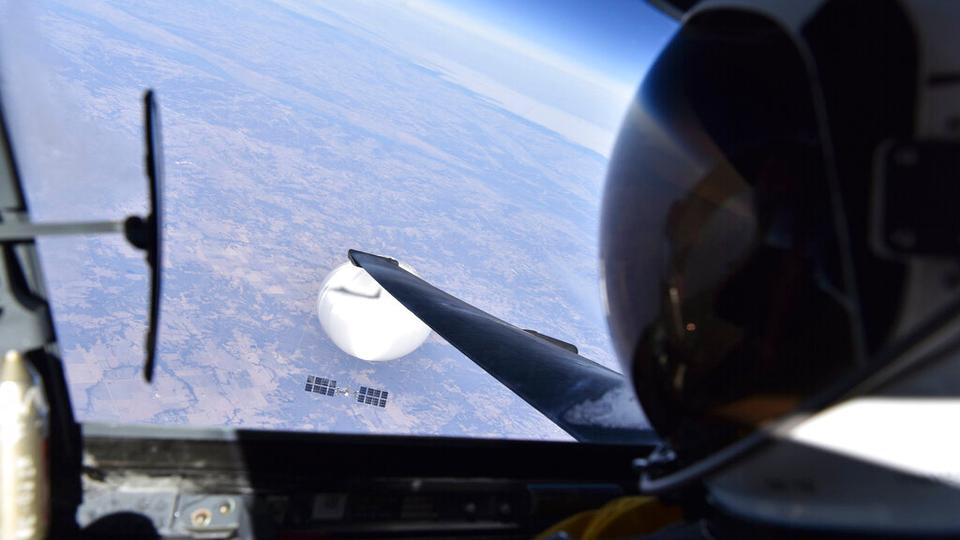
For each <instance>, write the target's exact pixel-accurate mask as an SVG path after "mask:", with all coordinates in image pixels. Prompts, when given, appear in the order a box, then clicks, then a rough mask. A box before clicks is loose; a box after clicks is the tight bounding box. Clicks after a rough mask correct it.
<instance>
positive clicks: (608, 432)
mask: <svg viewBox="0 0 960 540" xmlns="http://www.w3.org/2000/svg"><path fill="white" fill-rule="evenodd" d="M348 255H349V257H350V261H351V262H352V263H353V264H355V265H357V266H360V267H362V268H363V269H364V270H366V271H367V272H368V273H369V274H370V275H371V276H372V277H373V278H374V279H375V280H377V282H378V283H379V284H380V286H381V287H383V288H384V289H386V290H387V292H389V293H390V294H391V295H393V297H394V298H396V299H397V300H398V301H399V302H400V303H401V304H403V305H404V306H405V307H406V308H407V309H409V310H410V311H411V312H413V313H414V314H415V315H416V316H417V317H419V318H420V320H422V321H423V322H424V323H425V324H426V325H427V326H429V327H430V328H431V329H433V331H434V332H436V333H437V334H439V335H440V336H441V337H443V338H444V339H445V340H447V342H448V343H450V344H451V345H453V346H454V347H456V348H457V349H458V350H459V351H460V352H462V353H463V354H464V355H466V356H467V357H468V358H470V359H471V360H473V361H474V362H475V363H476V364H477V365H478V366H480V367H481V368H483V369H484V370H485V371H486V372H487V373H489V374H490V375H492V376H493V377H495V378H496V379H497V380H498V381H500V382H501V383H502V384H503V385H504V386H506V387H507V388H509V389H510V390H511V391H513V392H514V393H515V394H517V395H518V396H520V397H521V398H522V399H524V400H525V401H526V402H527V403H529V404H530V405H532V406H533V407H534V408H536V409H537V410H538V411H540V412H541V413H543V414H544V415H545V416H546V417H547V418H549V419H550V420H552V421H553V422H554V423H556V424H557V425H558V426H560V427H561V428H562V429H563V430H565V431H566V432H567V433H569V434H570V435H572V436H573V437H574V438H576V439H577V440H579V441H585V442H610V443H614V442H616V443H624V442H630V443H650V442H653V441H654V440H655V439H656V436H655V435H654V434H653V432H652V431H651V430H650V429H649V427H648V426H647V424H646V422H645V420H644V419H643V416H642V413H641V412H640V409H639V406H638V405H637V404H636V401H635V400H634V398H633V397H632V396H633V394H632V391H631V390H630V388H629V387H628V386H627V381H626V380H625V379H624V377H623V376H622V375H620V374H619V373H617V372H615V371H612V370H609V369H607V368H605V367H603V366H601V365H600V364H597V363H596V362H593V361H590V360H588V359H586V358H584V357H582V356H580V355H578V354H575V353H574V352H572V351H571V350H569V349H568V348H564V347H561V346H558V345H556V344H553V343H551V342H550V341H548V340H545V339H541V338H538V337H536V336H534V335H531V334H530V333H529V332H526V331H524V330H522V329H520V328H518V327H516V326H513V325H511V324H509V323H506V322H504V321H501V320H500V319H498V318H496V317H494V316H492V315H490V314H489V313H486V312H484V311H481V310H480V309H477V308H475V307H473V306H471V305H470V304H467V303H466V302H464V301H462V300H460V299H458V298H456V297H454V296H451V295H450V294H447V293H446V292H444V291H442V290H440V289H438V288H436V287H434V286H433V285H431V284H429V283H427V282H426V281H424V280H422V279H420V278H418V277H417V276H415V275H413V274H411V273H410V272H407V271H406V270H404V269H403V268H401V267H400V265H399V264H397V261H395V260H393V259H389V258H386V257H380V256H377V255H372V254H369V253H364V252H362V251H356V250H350V252H349V254H348Z"/></svg>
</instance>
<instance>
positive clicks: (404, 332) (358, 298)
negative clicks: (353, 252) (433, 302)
mask: <svg viewBox="0 0 960 540" xmlns="http://www.w3.org/2000/svg"><path fill="white" fill-rule="evenodd" d="M401 267H402V268H403V269H404V270H407V271H408V272H411V273H413V270H412V269H410V268H409V267H407V266H405V265H403V264H401ZM317 315H318V316H319V318H320V325H321V326H322V327H323V330H324V332H326V333H327V335H328V336H329V337H330V339H331V340H333V342H334V343H335V344H336V345H337V347H339V348H340V349H341V350H342V351H343V352H345V353H347V354H349V355H351V356H355V357H357V358H360V359H361V360H369V361H372V362H379V361H384V360H393V359H395V358H400V357H401V356H406V355H408V354H410V353H412V352H413V351H415V350H416V349H417V348H418V347H419V346H420V345H422V344H423V342H424V341H426V339H427V336H429V335H430V327H428V326H427V325H425V324H423V322H422V321H421V320H420V319H419V318H417V316H416V315H414V314H413V313H411V312H410V310H408V309H407V308H405V307H403V304H401V303H400V302H398V301H397V299H396V298H394V297H393V296H391V295H390V293H388V292H387V291H386V290H385V289H384V288H383V287H381V286H380V284H379V283H377V281H376V280H375V279H373V278H372V277H371V276H370V274H368V273H367V271H366V270H364V269H363V268H360V267H359V266H354V265H353V264H351V263H345V264H343V265H340V266H338V267H337V268H335V269H334V270H333V271H332V272H330V274H329V275H327V277H326V279H324V281H323V284H322V285H321V286H320V293H319V294H318V295H317Z"/></svg>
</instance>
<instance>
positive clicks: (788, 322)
mask: <svg viewBox="0 0 960 540" xmlns="http://www.w3.org/2000/svg"><path fill="white" fill-rule="evenodd" d="M957 28H960V3H956V2H938V1H936V0H933V1H930V0H874V1H871V2H858V1H855V0H818V1H793V0H791V1H782V2H760V1H755V2H751V1H746V0H737V1H733V0H729V1H721V0H717V1H704V2H700V3H699V4H697V5H696V7H694V8H693V9H691V10H689V11H688V12H687V13H686V14H685V15H684V16H683V20H682V24H681V25H680V27H679V29H678V30H677V32H676V34H675V35H674V36H673V37H672V38H671V40H670V41H669V43H668V45H667V46H666V47H665V49H664V50H663V51H662V53H661V54H660V56H659V57H658V59H657V60H656V62H655V63H654V64H653V65H652V66H651V68H650V70H649V72H648V74H647V76H646V77H645V79H644V82H643V84H642V85H641V87H640V89H639V91H638V92H637V94H636V97H635V99H634V101H633V103H632V104H631V107H630V109H629V111H628V113H627V116H626V118H625V121H624V123H623V126H622V128H621V132H620V135H619V138H618V141H617V144H616V147H615V149H614V152H613V156H612V158H611V161H610V166H609V172H608V177H607V183H606V187H605V193H604V201H603V218H602V224H601V265H602V269H601V272H602V278H603V280H604V284H603V287H602V289H603V291H604V294H605V298H604V300H605V305H606V310H607V317H608V324H609V326H610V331H611V335H612V337H613V341H614V345H615V347H616V349H617V354H618V356H619V358H620V360H621V363H622V366H623V369H624V373H625V374H627V376H628V377H629V378H630V380H631V381H632V383H633V386H634V388H635V390H636V393H637V397H638V399H639V401H640V403H641V404H642V406H643V409H644V412H645V414H646V415H647V417H648V419H649V421H650V423H651V424H652V426H653V428H654V429H655V430H656V431H657V432H658V434H659V435H660V436H661V437H662V439H663V441H664V446H663V447H662V448H661V450H660V451H659V452H658V453H656V455H655V456H653V457H652V458H651V459H649V460H647V463H645V466H646V470H645V472H644V478H643V480H642V483H641V487H642V488H644V489H645V490H647V491H651V492H658V491H664V490H669V489H672V488H676V487H678V486H681V485H682V484H684V483H687V482H691V481H694V480H696V481H702V484H703V485H705V487H706V488H707V490H708V491H709V492H710V494H711V500H712V501H713V502H714V503H715V504H716V505H717V506H719V507H723V508H725V509H726V510H728V511H729V512H730V513H731V514H734V515H739V516H743V517H749V518H751V519H761V520H766V521H769V522H773V523H785V524H788V525H796V526H814V527H824V526H831V527H836V528H838V529H844V528H855V529H857V530H862V529H863V528H864V527H874V528H876V529H877V530H884V531H891V530H895V529H896V528H898V527H899V528H901V529H903V530H904V531H906V532H916V531H922V532H931V531H932V532H943V531H954V532H956V531H960V517H958V516H960V513H957V512H955V511H952V510H951V511H949V512H944V511H942V510H943V509H944V508H946V506H944V505H948V504H949V505H953V506H952V508H954V509H955V508H957V507H958V506H956V505H957V504H958V503H960V495H958V493H960V489H957V487H958V486H960V464H958V463H956V462H958V461H960V460H957V459H956V456H957V455H960V437H958V436H957V435H956V428H955V427H953V428H951V427H949V426H945V425H939V426H938V425H936V422H940V421H944V422H946V421H948V420H947V418H948V417H949V413H950V411H954V412H958V413H960V410H958V409H957V408H956V407H955V406H953V404H952V403H950V402H951V400H953V399H955V398H956V397H957V394H960V352H957V351H954V348H956V344H955V343H953V340H954V339H956V338H957V337H958V336H960V324H957V323H956V319H957V313H958V311H960V302H958V297H960V294H958V291H960V266H958V261H960V257H958V255H960V212H958V211H957V210H956V208H957V201H960V47H958V46H957V45H960V43H957V42H956V41H955V40H956V38H955V37H954V34H955V32H956V29H957ZM954 357H956V358H954ZM921 398H922V399H921ZM918 401H919V402H921V403H922V404H926V405H925V406H928V408H927V409H924V411H925V412H923V413H919V412H911V411H915V409H911V408H910V407H911V404H916V402H918ZM865 404H866V405H865ZM878 404H880V405H884V406H887V408H886V409H884V408H883V407H880V409H877V406H878ZM933 405H938V406H940V407H939V408H938V409H934V408H932V407H933ZM865 406H866V409H865V408H864V407H865ZM870 407H873V408H872V409H870ZM950 407H953V408H952V409H951V408H950ZM867 409H870V410H872V411H873V416H870V415H867V416H866V417H865V416H863V414H865V413H864V411H865V410H867ZM851 411H853V412H851ZM878 411H879V412H878ZM891 411H894V412H891ZM838 414H839V415H840V416H841V417H843V418H845V420H843V421H839V420H838V418H839V417H838V416H837V415H838ZM878 414H879V415H880V416H877V415H878ZM916 414H922V415H923V417H920V418H918V417H917V416H916ZM844 415H846V416H844ZM857 415H860V416H857ZM931 415H932V416H931ZM878 418H879V420H878ZM935 418H940V419H939V420H936V419H935ZM958 420H960V418H953V422H952V425H953V426H957V425H960V422H958ZM824 422H826V424H825V423H824ZM837 422H839V423H837ZM843 422H846V424H844V423H843ZM842 426H846V428H843V427H842ZM910 430H914V431H915V433H914V431H910ZM878 433H879V435H878ZM914 436H915V437H919V438H921V439H922V440H913V441H911V448H910V449H909V450H905V449H904V445H903V438H904V437H914ZM848 439H849V440H852V441H853V442H851V443H850V444H847V442H849V441H848ZM838 441H839V442H838ZM858 443H859V444H860V446H861V448H859V449H857V448H852V447H856V446H857V444H858ZM898 444H899V448H900V454H901V455H900V458H905V459H906V461H911V459H913V461H916V458H917V457H918V456H920V457H922V456H924V455H925V454H924V452H927V451H928V450H923V448H927V446H929V447H931V448H934V451H936V452H949V451H950V449H953V450H956V453H954V454H953V457H952V458H950V459H947V458H943V459H941V460H940V462H937V461H936V459H924V460H922V461H925V462H924V463H919V464H918V463H903V461H904V459H900V461H897V457H896V456H894V457H890V455H888V454H889V452H891V451H893V452H894V453H895V451H894V450H895V448H892V447H898ZM845 445H846V446H845ZM851 445H852V447H851ZM925 445H927V446H925ZM918 447H920V448H921V450H917V448H918ZM884 450H887V451H888V454H884ZM858 452H859V453H858ZM934 462H936V463H934ZM951 467H952V469H951ZM878 486H886V487H888V488H890V489H891V490H893V489H895V490H898V493H900V494H901V495H899V496H898V501H897V502H890V501H886V502H884V501H879V500H878V495H877V493H878V491H877V490H878V489H880V490H881V492H882V488H880V487H878ZM911 498H912V502H905V501H903V500H900V499H911ZM932 501H935V502H932ZM923 505H925V506H923ZM921 507H922V508H921ZM938 510H940V511H938ZM905 516H906V517H905Z"/></svg>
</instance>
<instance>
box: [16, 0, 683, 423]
mask: <svg viewBox="0 0 960 540" xmlns="http://www.w3.org/2000/svg"><path fill="white" fill-rule="evenodd" d="M26 4H28V3H17V2H12V3H10V4H4V3H3V2H0V6H3V9H4V10H5V12H4V17H3V21H5V22H4V23H2V26H0V30H2V31H0V34H2V35H3V36H4V37H3V38H0V45H2V56H0V58H2V64H0V65H2V76H3V91H4V106H5V109H6V110H7V113H8V116H9V118H10V129H11V132H12V135H13V140H14V145H15V147H16V151H17V154H18V158H19V161H20V169H21V172H22V175H23V182H24V184H25V188H26V191H27V196H28V199H29V202H30V204H31V210H32V213H33V218H34V219H35V220H37V221H66V220H75V219H83V220H93V219H98V220H101V219H123V218H124V217H126V216H127V215H131V214H143V213H145V211H146V203H145V201H146V200H147V197H146V192H145V180H144V174H143V150H142V112H141V109H140V107H141V96H142V93H143V91H144V90H145V89H146V88H154V89H155V90H156V92H157V98H158V101H159V103H160V107H161V111H162V119H163V131H164V143H165V147H164V153H165V156H166V160H165V165H166V186H165V192H164V203H165V216H164V218H165V222H164V240H165V245H164V252H165V261H164V267H163V270H164V282H163V284H164V288H163V303H162V311H161V324H160V327H159V336H160V337H159V355H158V362H157V372H156V376H155V380H154V383H153V385H152V386H148V385H146V383H144V382H143V380H142V377H141V371H142V368H141V366H142V363H143V356H144V354H143V331H144V325H145V315H146V313H147V309H146V298H147V295H148V290H147V289H148V285H149V275H148V273H147V270H146V267H145V265H144V262H143V254H142V253H141V252H138V251H136V250H134V249H133V248H131V247H130V246H129V245H128V244H126V243H125V241H124V240H123V238H122V237H121V236H100V237H79V238H50V239H43V240H42V241H41V243H40V250H41V260H42V263H43V270H44V272H45V275H46V280H47V284H48V288H49V292H50V296H51V299H52V307H53V315H54V320H55V323H56V331H57V335H58V340H59V343H60V347H61V350H62V355H63V358H64V362H65V364H66V370H67V378H68V383H69V386H70V390H71V398H72V400H73V406H74V409H75V412H76V414H77V416H78V418H79V419H80V420H83V421H108V422H123V423H148V424H187V425H198V426H224V425H228V426H242V427H247V428H260V429H285V430H312V431H333V432H350V433H358V432H359V433H391V434H416V435H443V436H477V437H497V438H522V439H557V440H569V439H570V436H569V435H567V433H566V432H564V431H563V430H562V429H560V428H559V427H557V426H556V425H554V423H553V422H551V421H550V420H549V419H547V418H546V417H545V416H543V415H541V414H540V413H539V412H538V411H537V410H536V409H534V408H533V407H531V406H530V405H529V404H527V403H526V402H525V401H524V400H523V399H521V398H520V397H518V396H517V395H515V394H514V393H513V392H511V391H510V390H509V389H507V388H506V387H505V386H504V385H503V384H501V383H500V382H498V381H497V380H496V379H495V378H494V377H492V376H491V375H490V374H488V373H487V372H485V371H484V370H483V369H481V368H480V367H478V365H476V364H475V363H474V362H471V361H470V360H469V359H468V358H466V357H465V356H464V355H462V354H461V353H460V352H458V351H457V350H456V349H455V348H453V347H452V346H450V345H449V344H447V343H446V341H445V340H444V339H443V338H441V337H440V336H438V335H437V334H436V333H433V334H430V335H429V337H428V338H427V340H426V342H425V343H424V344H423V345H421V346H420V347H419V348H416V349H415V350H414V351H413V352H412V353H410V354H407V355H406V356H403V357H401V358H398V359H395V360H389V361H383V362H368V361H364V360H360V359H358V358H355V357H353V356H350V355H348V354H346V353H345V352H343V351H342V350H341V349H340V348H338V347H337V345H336V344H335V343H334V342H333V341H332V340H331V339H330V337H329V336H328V335H327V334H326V333H325V332H324V330H323V328H322V327H321V324H320V322H319V320H318V307H317V296H318V292H319V290H320V287H321V284H322V283H323V281H324V279H325V277H326V276H327V275H328V274H329V273H330V271H331V270H333V269H335V268H337V267H338V266H340V265H342V264H343V263H345V262H347V250H348V249H358V250H362V251H366V252H370V253H375V254H378V255H383V256H386V257H390V258H393V259H397V260H399V261H400V262H402V263H403V264H404V265H405V266H406V267H408V268H410V269H413V270H414V271H415V272H416V274H417V275H419V276H420V277H421V278H423V279H425V280H426V281H428V282H430V283H431V284H432V285H434V286H436V287H438V288H439V289H442V290H444V291H447V292H448V293H450V294H452V295H454V296H457V297H458V298H461V299H462V300H464V301H466V302H468V303H470V304H472V305H474V306H476V307H478V308H480V309H482V310H484V311H486V312H488V313H491V314H493V315H495V316H496V317H498V318H500V319H503V320H505V321H508V322H510V323H512V324H515V325H517V326H518V327H520V328H525V329H532V330H535V331H536V332H538V333H540V334H542V335H544V336H549V337H551V338H556V339H558V340H562V341H563V342H568V343H570V344H574V345H575V346H576V347H577V348H578V350H579V353H580V354H581V355H583V356H585V357H587V358H589V359H592V360H594V361H596V362H598V363H600V364H602V365H603V366H606V367H608V368H610V369H613V370H616V371H620V368H619V366H618V365H617V362H616V359H615V358H614V355H613V352H612V348H611V346H610V344H609V342H608V334H607V328H606V324H605V322H604V319H603V310H602V306H601V303H600V293H599V282H598V273H597V230H598V222H599V204H600V198H601V191H602V187H603V186H602V184H603V177H604V172H605V168H606V165H607V159H608V156H609V154H610V151H611V149H612V145H613V140H614V137H615V135H616V132H617V129H618V127H619V123H620V120H621V118H622V116H623V114H624V112H625V110H626V107H627V105H628V104H629V102H630V99H631V97H632V94H633V91H634V88H635V87H636V85H637V83H638V82H639V80H640V78H641V77H642V75H643V73H644V71H645V70H646V69H647V67H648V65H649V63H650V61H651V60H652V58H653V57H654V55H655V54H656V52H657V51H658V50H659V48H660V47H661V46H662V45H663V44H664V43H665V41H666V39H667V38H668V37H669V34H670V33H671V32H672V31H673V29H674V27H675V23H674V22H673V21H672V20H670V19H667V18H666V17H664V16H663V15H661V14H659V13H657V12H656V11H655V10H654V9H652V8H651V7H649V6H648V5H646V4H645V3H642V2H640V1H626V0H622V1H614V0H611V1H605V2H570V1H564V2H554V1H529V2H519V3H517V2H507V1H493V2H479V1H474V0H449V1H439V0H437V1H408V2H361V1H356V0H343V1H332V2H323V3H317V2H311V1H306V0H304V1H298V0H277V1H271V2H253V1H251V2H207V1H203V2H199V1H198V2H189V3H184V2H176V3H169V2H162V1H156V2H138V3H136V4H126V3H121V2H72V1H64V2H58V1H44V2H38V3H29V5H26ZM531 335H533V334H531ZM517 361H522V359H517ZM308 378H309V379H308ZM333 380H335V381H337V384H336V388H339V389H345V390H352V392H353V394H349V397H353V396H358V393H360V392H362V393H367V392H370V393H371V394H372V392H374V391H377V392H378V394H377V396H378V397H377V399H378V400H381V401H382V403H379V402H375V403H374V405H375V406H374V407H370V406H358V399H340V398H341V397H342V396H341V395H340V394H339V393H334V395H327V390H330V389H331V388H332V387H333V385H332V384H330V382H331V381H333ZM319 381H324V392H323V393H322V394H321V393H318V392H316V391H307V392H305V391H304V390H305V383H306V384H307V386H310V385H314V384H319ZM331 393H333V391H332V390H331ZM386 395H389V399H386ZM381 396H382V397H381ZM358 397H359V396H358ZM359 401H361V402H362V400H359ZM370 401H371V400H369V399H368V400H367V403H363V404H364V405H369V404H370Z"/></svg>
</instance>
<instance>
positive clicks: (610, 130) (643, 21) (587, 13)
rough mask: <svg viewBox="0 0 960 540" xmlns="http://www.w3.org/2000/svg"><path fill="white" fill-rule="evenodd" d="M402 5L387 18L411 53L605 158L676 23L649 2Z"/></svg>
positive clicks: (420, 0) (415, 0)
mask: <svg viewBox="0 0 960 540" xmlns="http://www.w3.org/2000/svg"><path fill="white" fill-rule="evenodd" d="M403 5H404V6H405V7H406V8H407V9H406V12H407V13H408V14H410V16H412V17H414V19H411V20H410V22H409V23H407V22H402V21H403V19H397V18H393V17H387V18H385V20H389V23H388V24H389V27H388V30H387V32H388V33H389V34H391V35H393V36H402V38H403V40H405V42H406V49H407V50H408V51H409V55H410V56H411V57H415V58H419V59H422V60H424V61H426V62H427V65H429V66H431V67H438V68H439V69H440V70H441V71H443V72H445V73H447V74H448V76H449V77H450V78H451V79H452V80H454V81H456V82H457V83H458V84H461V85H463V86H465V87H467V88H470V89H471V90H473V91H476V92H478V93H481V94H483V95H485V96H487V97H488V98H490V99H492V100H493V101H495V102H497V103H499V104H500V105H501V106H503V107H504V108H506V109H508V110H510V111H512V112H514V113H516V114H519V115H520V116H523V117H525V118H527V119H529V120H531V121H534V122H536V123H538V124H540V125H543V126H545V127H547V128H549V129H551V130H553V131H556V132H557V133H560V134H561V135H563V136H564V137H566V138H568V139H569V140H571V141H573V142H576V143H577V144H580V145H582V146H584V147H587V148H590V149H591V150H594V151H595V152H597V153H599V154H601V155H603V156H608V155H609V152H610V151H611V149H612V147H613V142H614V140H615V138H616V133H617V132H618V131H619V128H620V122H621V121H622V119H623V116H624V113H625V112H626V108H627V106H628V105H629V103H630V100H631V99H632V97H633V94H634V92H635V90H636V88H637V85H638V84H639V82H640V80H641V79H642V77H643V75H644V74H645V73H646V70H647V69H648V68H649V66H650V64H651V63H652V62H653V61H654V59H655V58H656V55H657V54H658V53H659V51H660V50H661V49H662V48H663V46H664V45H665V44H666V42H667V40H668V39H669V38H670V36H671V35H672V33H673V31H674V30H675V28H676V26H677V23H676V22H675V21H673V20H672V19H669V18H667V17H666V16H664V15H662V14H661V13H659V12H658V11H657V10H655V9H654V8H652V7H650V6H649V5H648V4H646V3H645V2H643V1H641V0H632V1H631V0H595V1H593V2H586V1H576V2H575V1H571V0H553V1H546V0H525V1H522V2H519V1H518V2H508V1H506V0H406V2H404V4H403ZM379 9H381V10H382V9H383V8H382V5H381V6H380V7H379ZM372 18H376V17H375V16H374V17H372ZM370 19H371V18H368V19H367V20H370ZM405 33H406V34H407V35H403V34H405Z"/></svg>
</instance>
